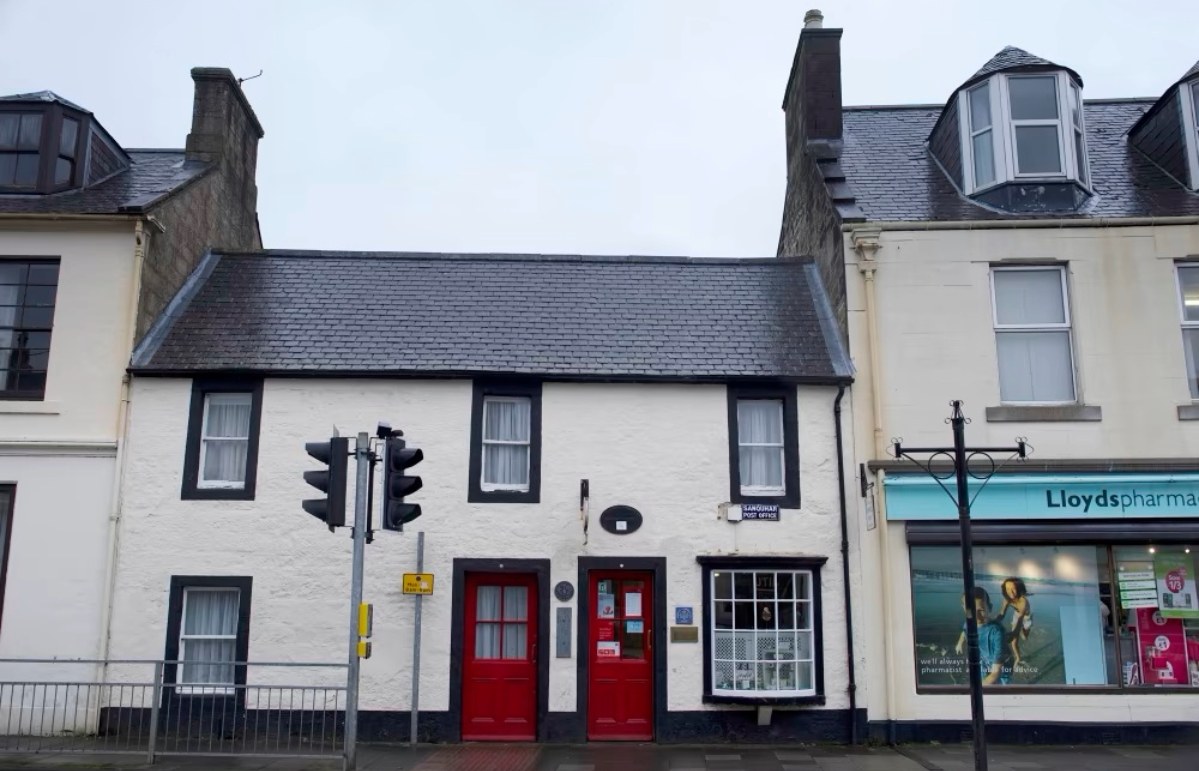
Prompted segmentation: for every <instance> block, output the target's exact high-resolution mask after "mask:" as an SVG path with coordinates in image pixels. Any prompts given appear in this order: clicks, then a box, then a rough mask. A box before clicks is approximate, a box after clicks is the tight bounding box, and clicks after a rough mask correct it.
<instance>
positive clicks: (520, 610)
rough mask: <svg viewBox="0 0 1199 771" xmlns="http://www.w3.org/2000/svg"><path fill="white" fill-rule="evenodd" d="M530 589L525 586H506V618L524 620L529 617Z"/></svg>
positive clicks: (506, 619) (507, 619)
mask: <svg viewBox="0 0 1199 771" xmlns="http://www.w3.org/2000/svg"><path fill="white" fill-rule="evenodd" d="M528 609H529V590H528V588H527V587H524V586H505V587H504V620H505V621H524V620H526V619H527V618H528V617H529V614H528Z"/></svg>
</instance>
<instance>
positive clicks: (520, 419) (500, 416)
mask: <svg viewBox="0 0 1199 771" xmlns="http://www.w3.org/2000/svg"><path fill="white" fill-rule="evenodd" d="M531 410H532V408H531V406H530V402H529V400H528V399H505V400H499V399H485V400H484V401H483V438H484V439H487V440H492V441H505V442H527V441H529V420H530V416H531V415H532V411H531Z"/></svg>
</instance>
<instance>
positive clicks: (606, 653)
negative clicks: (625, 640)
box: [595, 641, 620, 659]
mask: <svg viewBox="0 0 1199 771" xmlns="http://www.w3.org/2000/svg"><path fill="white" fill-rule="evenodd" d="M595 657H596V658H597V659H618V658H620V643H618V642H605V641H601V642H597V643H596V644H595Z"/></svg>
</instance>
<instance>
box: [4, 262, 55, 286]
mask: <svg viewBox="0 0 1199 771" xmlns="http://www.w3.org/2000/svg"><path fill="white" fill-rule="evenodd" d="M4 281H5V279H0V283H3V282H4ZM29 283H30V284H39V285H48V286H56V285H57V284H58V264H57V263H52V264H41V265H39V264H33V265H30V266H29Z"/></svg>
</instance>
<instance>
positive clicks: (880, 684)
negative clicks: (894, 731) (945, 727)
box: [844, 223, 1199, 722]
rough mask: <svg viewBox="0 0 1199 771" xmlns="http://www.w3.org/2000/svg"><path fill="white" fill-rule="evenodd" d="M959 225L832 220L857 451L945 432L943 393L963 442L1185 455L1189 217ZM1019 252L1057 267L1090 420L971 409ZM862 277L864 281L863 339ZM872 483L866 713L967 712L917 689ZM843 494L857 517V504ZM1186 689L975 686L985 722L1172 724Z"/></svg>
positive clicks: (1194, 247)
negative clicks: (1178, 265) (996, 418)
mask: <svg viewBox="0 0 1199 771" xmlns="http://www.w3.org/2000/svg"><path fill="white" fill-rule="evenodd" d="M1005 224H1006V223H1005ZM974 228H975V229H960V230H955V229H910V230H906V229H890V228H887V227H883V228H879V227H877V226H870V225H864V226H860V227H857V228H856V229H853V228H850V227H849V226H847V227H846V232H845V235H844V241H845V255H846V262H847V265H846V277H847V287H848V295H849V296H848V309H849V336H850V351H851V355H852V357H853V360H854V366H855V371H856V380H855V387H854V389H853V398H854V407H855V417H854V420H855V424H854V428H855V430H854V436H855V438H856V443H855V451H856V454H857V459H858V461H861V462H865V461H869V460H870V459H889V456H888V455H887V452H886V451H887V447H888V446H889V444H890V441H891V440H892V439H893V438H895V437H902V438H903V440H904V443H905V444H908V445H911V446H920V445H923V446H928V445H936V446H944V445H945V444H948V443H950V442H951V437H950V434H949V426H948V425H946V423H945V418H946V417H947V416H948V415H949V401H950V400H951V399H962V400H963V401H964V402H965V406H964V409H965V412H966V414H967V416H968V417H970V418H971V419H972V422H971V423H970V424H969V425H968V426H967V429H966V438H967V442H968V443H971V444H975V445H1008V444H1010V443H1011V442H1012V440H1013V439H1014V438H1015V437H1016V436H1018V435H1019V436H1025V437H1027V438H1028V441H1029V443H1030V444H1031V445H1032V446H1033V448H1034V450H1035V454H1034V456H1033V458H1034V460H1048V459H1088V458H1099V457H1108V458H1115V457H1118V458H1126V459H1138V458H1141V459H1148V458H1192V459H1193V458H1194V457H1196V456H1197V455H1199V422H1195V421H1180V420H1179V419H1178V413H1177V407H1178V406H1179V405H1189V404H1190V403H1191V399H1190V391H1189V388H1188V385H1187V371H1186V360H1185V357H1184V353H1183V342H1182V332H1181V318H1180V314H1179V300H1178V285H1177V280H1176V278H1175V262H1176V261H1178V260H1182V259H1186V258H1187V257H1188V256H1191V257H1193V256H1195V255H1199V224H1194V223H1183V224H1176V225H1148V224H1144V225H1138V226H1130V227H1119V226H1112V225H1111V224H1110V223H1109V224H1107V225H1104V226H1102V227H1087V226H1077V227H1068V226H1064V225H1061V226H1057V227H1044V228H1042V227H1037V228H1012V227H1003V228H998V227H997V228H988V227H986V225H985V224H984V225H980V224H977V223H976V224H975V225H974ZM855 243H857V244H858V245H859V247H860V249H859V250H855ZM875 244H877V248H876V247H875ZM1021 260H1023V261H1024V262H1025V263H1027V262H1029V261H1036V260H1039V261H1042V262H1044V261H1053V262H1059V263H1065V264H1066V265H1067V284H1068V287H1069V303H1070V311H1071V316H1072V322H1073V329H1072V331H1073V338H1074V339H1073V349H1074V359H1075V369H1076V373H1077V375H1076V377H1077V386H1078V397H1079V402H1080V403H1082V404H1086V405H1097V406H1099V407H1101V408H1102V420H1101V421H1097V422H1062V423H1051V422H1028V423H1008V422H1003V423H1000V422H996V423H988V422H987V420H986V417H985V410H986V408H987V407H995V406H999V405H1000V404H1001V402H1000V398H999V372H998V363H997V354H996V347H995V333H994V330H993V326H992V303H991V290H990V270H991V266H992V265H995V264H1000V263H1009V262H1010V264H1012V265H1019V264H1021V262H1020V261H1021ZM867 274H869V278H870V279H872V280H873V282H874V285H875V286H874V292H875V298H874V306H875V307H874V308H873V311H874V318H873V324H874V329H873V334H874V336H875V340H876V342H877V345H875V346H873V347H872V345H871V342H872V339H871V335H872V330H871V328H870V327H871V320H870V319H869V317H868V314H867V305H868V299H867V291H868V290H867V286H868V281H867V277H868V276H867ZM876 389H877V390H876ZM875 404H877V405H878V409H877V410H876V409H875V407H874V405H875ZM913 470H916V469H915V468H914V467H913ZM881 481H882V475H877V476H876V475H873V474H870V473H869V472H867V479H866V482H867V483H868V484H869V483H874V488H873V489H872V491H871V496H872V498H873V500H874V501H875V502H876V503H877V505H876V506H875V508H876V512H875V513H876V516H877V521H878V523H879V526H878V527H877V528H875V529H874V530H867V529H866V528H865V526H860V527H859V531H860V532H861V535H862V538H861V541H860V554H859V557H860V559H861V562H862V565H863V567H864V570H865V574H864V575H863V577H862V581H863V588H864V592H862V593H859V594H858V595H857V597H858V598H860V600H859V602H860V605H861V608H862V615H863V617H864V618H865V619H866V621H865V623H866V626H865V627H863V631H862V634H861V635H859V636H858V640H857V642H858V644H859V646H860V647H861V648H864V650H863V651H862V655H863V657H864V658H865V660H866V671H865V673H864V675H863V677H862V678H861V679H864V680H868V681H869V682H871V683H875V684H877V685H876V687H872V688H870V689H869V690H868V692H867V694H866V705H867V711H868V718H869V719H870V720H871V721H878V720H888V719H890V720H900V721H908V720H968V719H969V704H968V700H967V697H966V696H965V695H940V694H917V693H916V682H915V657H914V651H913V644H912V643H913V629H912V598H911V582H910V565H909V561H908V547H907V542H906V540H905V532H904V525H903V523H902V522H897V523H893V524H891V525H887V524H886V523H885V522H886V520H885V516H886V501H885V499H884V497H883V496H882V489H881V488H882V485H881ZM854 500H855V501H856V502H857V505H858V515H859V516H858V517H857V521H858V522H859V523H862V522H864V521H865V517H866V507H867V503H866V500H865V499H863V498H861V497H860V495H857V494H855V495H854ZM855 610H856V608H855ZM855 628H857V627H855ZM1180 699H1181V700H1182V701H1181V702H1180ZM1193 699H1194V697H1193V696H1189V695H1182V694H1152V693H1127V692H1123V693H1121V692H1109V693H1094V692H1091V693H1087V694H1068V693H1060V692H1059V693H1042V694H1035V695H1033V694H1028V693H1025V694H1004V693H992V692H988V693H987V696H986V705H987V706H986V708H987V717H988V719H994V720H1020V721H1037V720H1044V721H1063V720H1072V721H1084V722H1085V721H1093V722H1153V721H1164V722H1174V721H1177V720H1178V719H1179V709H1180V706H1181V705H1182V704H1183V703H1186V704H1188V705H1189V704H1191V703H1193V701H1192V700H1193Z"/></svg>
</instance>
